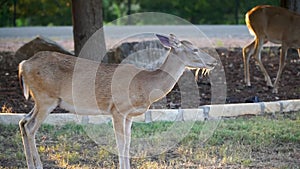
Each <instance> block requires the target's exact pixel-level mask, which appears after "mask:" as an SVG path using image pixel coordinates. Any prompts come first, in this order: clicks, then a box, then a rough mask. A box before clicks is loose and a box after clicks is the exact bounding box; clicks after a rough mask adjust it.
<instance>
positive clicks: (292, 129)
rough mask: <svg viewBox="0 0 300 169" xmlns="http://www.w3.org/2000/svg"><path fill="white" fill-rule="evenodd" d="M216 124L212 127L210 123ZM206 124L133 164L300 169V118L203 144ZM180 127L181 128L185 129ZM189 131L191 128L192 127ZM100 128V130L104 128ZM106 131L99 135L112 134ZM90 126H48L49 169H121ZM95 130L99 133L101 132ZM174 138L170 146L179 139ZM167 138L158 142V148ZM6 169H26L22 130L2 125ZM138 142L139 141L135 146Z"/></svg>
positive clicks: (226, 130)
mask: <svg viewBox="0 0 300 169" xmlns="http://www.w3.org/2000/svg"><path fill="white" fill-rule="evenodd" d="M207 123H212V122H207ZM204 124H205V123H204V122H195V123H194V124H193V125H192V128H191V129H190V130H189V132H188V133H180V130H179V129H178V132H177V131H176V132H175V135H177V136H183V135H185V134H186V136H185V137H184V138H182V140H181V141H180V142H179V143H178V144H176V145H175V146H174V147H170V149H168V150H166V151H165V152H164V153H161V154H156V155H151V152H147V151H145V152H143V153H142V155H141V158H133V159H131V165H132V167H133V168H226V167H228V168H251V167H254V168H282V169H283V168H299V166H300V113H299V112H298V113H292V114H288V116H283V115H280V114H277V119H274V118H271V117H269V116H257V117H251V118H237V119H226V120H222V121H221V122H220V123H219V125H218V127H217V129H216V130H215V132H214V134H213V135H212V137H210V139H209V140H207V141H206V142H202V141H201V138H200V132H201V131H202V130H203V126H204ZM174 125H178V126H181V125H182V126H184V123H181V124H180V123H176V124H174V123H172V122H154V123H147V124H146V123H134V124H133V133H132V137H133V138H149V137H152V136H153V135H155V134H159V133H164V132H166V131H168V129H169V128H170V127H172V126H174ZM178 126H175V128H176V129H177V128H179V127H178ZM187 126H188V125H187ZM98 127H99V126H98ZM111 128H112V125H111V124H108V125H103V126H101V128H100V127H99V128H97V129H96V130H97V131H99V132H100V131H101V130H102V131H103V130H106V131H108V132H109V131H110V130H112V129H111ZM85 129H86V126H81V125H76V124H67V125H64V126H51V125H43V126H42V127H41V128H40V129H39V132H38V134H37V136H36V138H37V144H38V150H39V152H40V155H41V158H42V162H43V164H44V167H45V168H115V167H116V166H118V157H117V156H116V155H115V154H113V153H111V152H110V151H107V150H109V148H108V145H102V146H101V145H97V144H96V143H95V142H94V141H93V140H91V139H90V137H88V136H87V134H86V132H85ZM96 130H95V131H96ZM173 135H174V133H171V134H169V135H166V136H165V138H166V140H168V139H170V140H172V139H174V138H175V137H174V136H173ZM163 141H165V140H164V138H163V139H161V138H156V137H153V143H155V144H156V143H157V144H158V143H161V142H163ZM0 143H1V144H0V168H26V161H25V156H24V154H23V145H22V139H21V135H20V132H19V128H18V126H16V125H2V124H0ZM134 144H135V142H134V140H133V146H137V145H134Z"/></svg>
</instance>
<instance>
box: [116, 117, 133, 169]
mask: <svg viewBox="0 0 300 169" xmlns="http://www.w3.org/2000/svg"><path fill="white" fill-rule="evenodd" d="M125 123H126V117H124V116H123V115H121V114H118V113H117V115H113V126H114V131H115V137H116V143H117V148H118V156H119V167H120V169H127V168H126V158H125V156H126V155H125V144H126V140H125V138H126V137H127V136H126V135H125ZM128 169H129V168H128Z"/></svg>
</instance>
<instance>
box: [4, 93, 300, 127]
mask: <svg viewBox="0 0 300 169" xmlns="http://www.w3.org/2000/svg"><path fill="white" fill-rule="evenodd" d="M299 110H300V99H297V100H284V101H274V102H259V103H239V104H222V105H205V106H200V107H199V108H198V109H150V110H149V111H147V112H146V113H145V114H143V115H141V116H137V117H135V118H134V121H135V122H146V123H149V122H152V121H204V120H207V119H217V118H220V117H234V116H242V115H262V114H271V113H275V112H281V113H282V112H291V111H299ZM24 115H25V114H17V113H2V114H0V123H1V124H15V125H17V124H18V123H19V121H20V120H21V119H22V118H23V117H24ZM110 121H111V117H110V116H105V115H97V116H79V115H75V114H68V113H66V114H50V115H49V116H48V117H47V119H46V120H45V122H44V124H51V125H64V124H67V123H76V124H86V123H92V124H101V123H107V122H110Z"/></svg>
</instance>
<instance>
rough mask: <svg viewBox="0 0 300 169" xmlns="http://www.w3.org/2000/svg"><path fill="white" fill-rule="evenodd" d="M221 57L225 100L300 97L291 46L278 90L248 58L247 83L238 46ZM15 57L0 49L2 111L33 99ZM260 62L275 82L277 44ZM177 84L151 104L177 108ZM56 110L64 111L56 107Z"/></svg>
mask: <svg viewBox="0 0 300 169" xmlns="http://www.w3.org/2000/svg"><path fill="white" fill-rule="evenodd" d="M216 50H217V52H218V54H219V56H220V59H221V61H222V64H223V67H224V71H225V76H226V84H227V97H226V103H244V102H256V101H277V100H287V99H299V98H300V87H299V84H300V59H299V57H298V54H297V52H295V51H293V50H290V51H289V54H288V59H287V64H286V66H285V68H284V70H283V73H282V76H281V79H280V84H279V92H278V93H277V94H274V93H272V89H271V88H268V87H267V86H266V82H265V81H264V77H263V75H262V73H261V71H260V69H259V67H258V66H257V64H256V63H255V61H254V59H250V72H251V84H252V86H251V87H246V86H245V83H244V80H243V79H244V74H243V60H242V49H241V48H217V49H216ZM15 60H17V59H16V58H15V57H14V52H9V51H5V52H0V61H1V62H0V106H1V107H2V112H14V113H15V112H16V113H27V112H29V111H30V110H31V109H32V107H33V101H32V100H28V101H26V100H25V99H24V96H23V94H22V90H21V88H20V85H19V81H18V75H17V65H16V63H15ZM262 60H263V63H264V65H265V67H266V69H267V71H268V73H269V75H270V77H271V78H272V81H273V82H274V79H275V77H276V74H277V70H278V65H279V48H278V47H265V48H264V50H263V52H262ZM198 86H199V93H200V98H199V100H197V101H196V102H198V104H199V105H207V104H211V98H210V96H211V90H210V88H211V84H210V80H209V76H205V77H203V78H200V79H199V80H198ZM178 91H179V87H178V85H176V86H175V87H174V89H173V90H172V91H171V92H170V94H168V96H167V97H166V98H167V99H166V100H167V101H166V100H165V99H164V101H160V102H158V103H155V104H154V105H153V106H152V108H166V107H167V108H177V107H179V106H181V105H180V92H178ZM55 112H65V111H63V110H61V109H56V110H55Z"/></svg>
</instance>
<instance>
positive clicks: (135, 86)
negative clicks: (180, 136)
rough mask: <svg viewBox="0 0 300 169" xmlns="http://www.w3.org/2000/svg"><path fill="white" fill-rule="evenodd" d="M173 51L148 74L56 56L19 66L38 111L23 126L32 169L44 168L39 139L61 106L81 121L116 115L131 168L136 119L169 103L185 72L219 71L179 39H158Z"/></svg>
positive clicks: (124, 165) (122, 157)
mask: <svg viewBox="0 0 300 169" xmlns="http://www.w3.org/2000/svg"><path fill="white" fill-rule="evenodd" d="M156 36H157V37H158V39H159V40H160V42H161V43H162V45H164V46H165V47H167V48H168V49H169V51H168V54H167V57H166V59H165V61H164V62H163V64H162V65H161V67H160V68H159V69H157V70H153V71H149V70H144V69H141V68H137V67H135V66H134V65H130V64H119V65H113V64H100V63H98V62H94V61H91V60H86V59H82V58H76V57H73V56H69V55H65V54H61V53H56V52H39V53H37V54H36V55H34V56H33V57H32V58H30V59H29V60H26V61H23V62H22V63H20V65H19V78H20V80H21V82H22V86H23V90H24V95H25V97H26V98H27V99H28V97H29V95H31V97H32V98H33V100H34V101H35V106H34V108H33V109H32V110H31V112H30V113H28V114H27V115H26V116H25V117H24V118H23V119H22V120H21V121H20V122H19V126H20V129H21V133H22V139H23V144H24V150H25V155H26V160H27V165H28V168H30V169H33V168H42V167H43V166H42V162H41V160H40V157H39V154H38V151H37V148H36V143H35V134H36V131H37V130H38V128H39V127H40V126H41V124H42V123H43V121H44V120H45V119H46V118H47V116H48V115H49V114H50V112H51V111H52V110H53V109H54V108H55V107H57V106H60V107H62V108H64V109H66V110H69V111H70V112H72V113H76V114H79V115H96V114H97V115H99V114H106V115H111V116H112V119H113V126H114V132H115V137H116V142H117V148H118V156H119V167H120V168H121V169H128V168H130V162H129V161H130V156H129V147H130V139H131V125H132V117H134V116H137V115H141V114H143V113H145V112H146V111H147V109H148V108H149V106H150V105H151V104H152V103H153V102H155V101H157V100H159V99H161V98H162V97H164V96H165V95H166V94H167V93H168V92H169V91H170V90H171V89H172V88H173V86H174V85H175V83H176V82H177V81H178V79H179V78H180V76H181V75H182V74H183V72H184V70H185V68H190V69H204V70H206V71H204V73H206V72H207V71H209V70H211V69H213V68H214V66H215V65H216V64H217V60H216V59H215V58H213V57H211V56H210V55H208V54H205V53H202V52H200V51H199V50H198V49H197V48H196V47H194V46H193V45H192V44H191V43H190V42H188V41H179V40H178V39H177V38H176V37H175V36H174V35H172V34H171V35H170V37H166V36H163V35H156Z"/></svg>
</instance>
